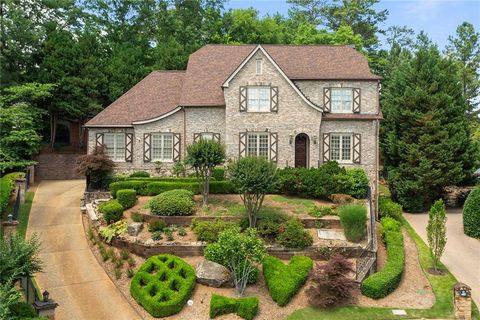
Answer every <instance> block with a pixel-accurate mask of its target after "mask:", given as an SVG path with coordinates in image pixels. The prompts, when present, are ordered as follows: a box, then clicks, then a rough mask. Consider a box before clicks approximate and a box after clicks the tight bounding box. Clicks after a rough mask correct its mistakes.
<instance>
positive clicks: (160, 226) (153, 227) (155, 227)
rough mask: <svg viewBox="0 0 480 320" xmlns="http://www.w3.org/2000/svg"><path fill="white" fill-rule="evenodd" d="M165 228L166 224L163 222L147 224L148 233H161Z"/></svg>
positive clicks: (155, 221) (153, 221) (161, 220)
mask: <svg viewBox="0 0 480 320" xmlns="http://www.w3.org/2000/svg"><path fill="white" fill-rule="evenodd" d="M166 227H167V223H166V222H165V221H164V220H163V219H160V220H152V221H150V223H149V224H148V231H150V232H155V231H163V230H164V229H165V228H166Z"/></svg>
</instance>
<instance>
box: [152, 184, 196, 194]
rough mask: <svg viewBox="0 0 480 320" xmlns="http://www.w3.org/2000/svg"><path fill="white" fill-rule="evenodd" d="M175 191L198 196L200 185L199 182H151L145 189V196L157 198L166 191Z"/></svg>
mask: <svg viewBox="0 0 480 320" xmlns="http://www.w3.org/2000/svg"><path fill="white" fill-rule="evenodd" d="M175 189H185V190H189V191H190V192H192V193H193V194H198V193H199V192H200V191H199V184H198V183H197V182H163V181H161V182H160V181H158V182H150V183H148V184H147V186H146V188H145V194H146V195H148V196H156V195H157V194H161V193H163V192H166V191H170V190H175Z"/></svg>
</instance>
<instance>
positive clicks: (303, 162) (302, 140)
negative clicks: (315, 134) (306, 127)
mask: <svg viewBox="0 0 480 320" xmlns="http://www.w3.org/2000/svg"><path fill="white" fill-rule="evenodd" d="M308 146H309V139H308V136H307V135H306V134H305V133H300V134H298V135H297V136H296V137H295V168H298V167H303V168H306V167H307V163H308Z"/></svg>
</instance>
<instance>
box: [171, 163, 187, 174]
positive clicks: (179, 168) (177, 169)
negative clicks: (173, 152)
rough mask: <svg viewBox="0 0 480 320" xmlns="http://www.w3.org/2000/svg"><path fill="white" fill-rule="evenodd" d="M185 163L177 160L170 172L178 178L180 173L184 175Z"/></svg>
mask: <svg viewBox="0 0 480 320" xmlns="http://www.w3.org/2000/svg"><path fill="white" fill-rule="evenodd" d="M185 171H186V169H185V164H184V163H183V162H182V161H177V162H175V164H174V165H173V168H172V172H173V174H174V175H175V176H176V177H177V178H178V177H179V176H180V175H182V176H185Z"/></svg>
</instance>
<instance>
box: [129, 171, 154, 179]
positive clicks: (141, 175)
mask: <svg viewBox="0 0 480 320" xmlns="http://www.w3.org/2000/svg"><path fill="white" fill-rule="evenodd" d="M130 178H150V173H148V172H147V171H135V172H134V173H132V174H131V175H130Z"/></svg>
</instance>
